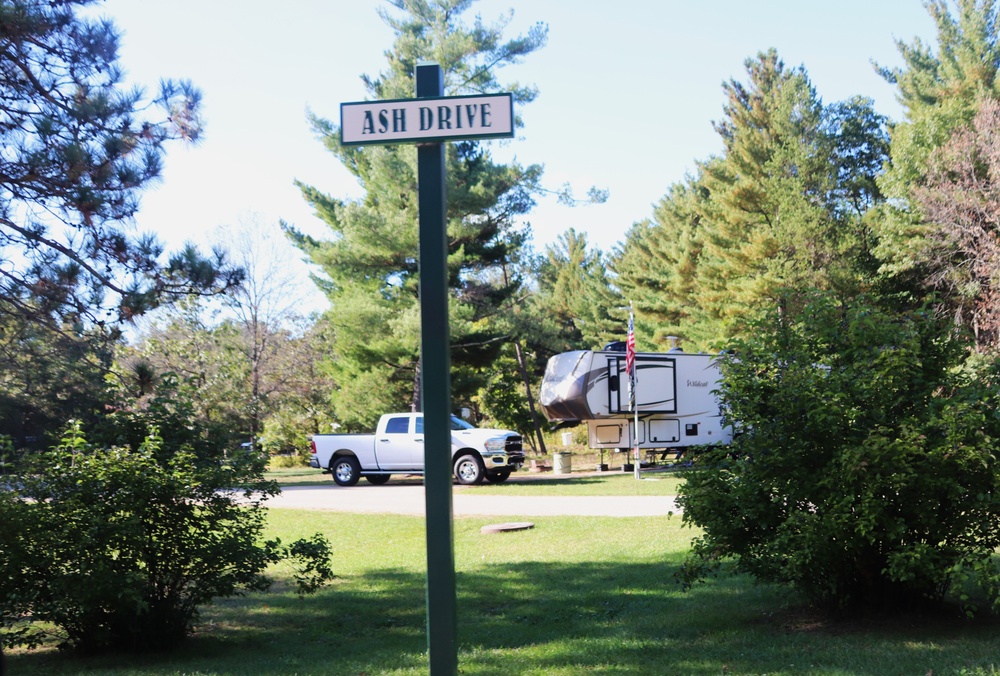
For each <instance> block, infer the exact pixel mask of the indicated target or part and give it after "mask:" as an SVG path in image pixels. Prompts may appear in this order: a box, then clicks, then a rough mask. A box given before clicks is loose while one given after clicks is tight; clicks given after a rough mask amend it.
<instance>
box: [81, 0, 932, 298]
mask: <svg viewBox="0 0 1000 676" xmlns="http://www.w3.org/2000/svg"><path fill="white" fill-rule="evenodd" d="M380 7H382V8H385V9H389V10H390V11H393V12H394V11H395V10H392V9H391V8H390V7H389V5H388V4H387V3H385V2H382V1H380V0H283V2H280V3H277V2H274V1H273V0H270V1H268V2H264V1H263V0H169V1H167V0H141V1H140V0H107V1H106V2H105V3H104V4H103V5H102V6H101V7H100V8H99V9H98V13H100V14H102V15H104V16H107V17H108V18H111V19H113V20H114V21H115V23H116V24H117V25H118V27H119V29H120V30H121V31H122V32H123V38H122V47H121V50H120V59H121V63H122V65H123V66H124V68H125V70H126V72H127V76H128V79H129V81H130V82H131V83H134V84H138V85H140V86H144V87H146V88H147V91H149V92H150V93H152V92H154V90H155V88H156V85H157V83H158V82H159V80H160V79H161V78H173V79H189V80H191V81H192V82H193V83H194V84H195V85H196V86H197V87H199V88H200V89H201V91H202V94H203V118H204V122H205V132H204V137H203V140H202V141H201V142H200V143H199V144H197V145H195V146H184V145H181V144H175V145H173V146H170V148H169V149H168V153H167V157H166V160H165V167H164V172H163V177H162V181H161V182H160V183H158V184H157V185H156V186H154V187H153V188H152V189H150V190H149V191H147V193H146V194H145V195H144V196H143V200H142V206H141V209H140V212H139V214H138V216H137V219H136V220H137V225H138V228H139V229H140V230H142V231H153V232H156V233H157V234H158V235H159V236H160V238H161V239H162V240H163V241H164V242H165V243H167V245H168V247H169V248H171V249H176V248H179V247H180V246H181V245H182V244H184V243H186V242H193V243H195V244H198V245H200V246H203V247H207V246H210V245H212V244H214V243H218V242H220V241H222V240H223V239H224V238H225V237H226V235H225V234H224V232H225V231H224V230H221V228H224V227H227V226H228V227H229V228H239V227H240V226H241V224H244V223H249V222H256V223H258V224H263V225H265V226H266V227H273V228H274V229H277V227H278V226H277V224H278V222H279V220H284V221H287V222H289V223H291V224H293V225H295V226H296V227H297V228H299V229H300V230H303V231H304V232H306V233H308V234H311V235H313V236H316V237H321V238H322V237H327V236H329V234H330V231H329V229H328V228H326V227H325V226H324V224H323V223H322V221H320V220H319V219H318V218H316V217H315V216H314V215H313V213H312V211H311V209H310V208H309V206H308V205H307V204H306V203H305V201H304V200H303V199H302V196H301V193H300V192H299V190H298V188H297V187H296V186H295V185H294V181H296V180H299V181H302V182H304V183H306V184H308V185H312V186H314V187H316V188H318V189H320V190H322V191H324V192H326V193H328V194H330V195H333V196H335V197H339V198H359V197H361V195H362V194H363V193H362V190H361V188H360V186H359V185H358V183H357V181H356V180H355V179H354V177H353V176H351V175H350V174H349V173H348V172H347V171H346V169H344V168H343V167H342V166H341V165H340V164H339V163H338V162H337V160H336V159H335V158H334V157H333V156H332V155H331V154H329V153H328V152H327V151H326V150H325V149H324V148H323V146H322V144H321V142H320V141H319V140H317V138H316V137H315V135H314V133H313V131H312V129H311V128H310V126H309V124H308V121H307V112H308V111H311V112H313V113H315V114H316V115H318V116H320V117H323V118H326V119H329V120H330V121H332V122H333V123H335V124H339V114H340V109H339V106H340V104H341V103H343V102H351V101H361V100H364V99H365V98H366V92H365V90H364V86H363V83H362V81H361V76H362V75H363V74H368V75H372V76H374V75H377V74H378V73H379V72H381V71H382V70H384V69H385V67H386V59H385V52H386V51H387V50H389V49H390V48H391V46H392V40H393V34H392V31H391V29H390V28H389V27H388V26H387V25H385V23H384V22H383V21H382V19H381V17H380V16H379V14H378V11H377V10H378V8H380ZM511 12H512V14H510V13H511ZM476 14H479V15H480V16H482V18H483V20H484V21H486V22H487V23H493V22H494V21H496V20H498V19H501V18H504V17H508V16H509V18H510V23H509V26H508V29H507V32H506V34H507V35H508V36H509V37H514V36H516V35H518V34H521V33H524V32H525V31H526V30H527V29H528V28H529V27H530V26H532V25H533V24H535V23H538V22H541V23H544V24H546V25H547V26H548V29H549V33H548V42H547V44H546V46H545V47H544V48H542V49H541V50H539V51H537V52H535V53H534V54H532V55H529V56H528V57H527V58H526V59H525V60H524V61H523V62H522V63H520V64H517V65H515V66H513V67H509V68H506V69H504V70H502V71H501V72H500V75H499V79H500V81H501V82H512V81H517V82H522V83H530V84H533V85H535V86H536V87H537V88H538V91H539V96H538V98H537V99H536V100H535V101H534V102H532V103H531V104H528V105H526V106H524V107H523V108H521V109H519V110H518V111H517V113H518V114H519V115H520V116H521V117H522V118H523V121H524V127H523V128H521V129H520V130H518V134H517V136H516V138H514V139H511V140H504V141H490V142H489V144H490V150H491V152H492V153H493V154H494V156H495V157H496V158H497V159H498V160H501V161H506V160H510V159H516V160H517V161H518V162H520V163H522V164H542V165H544V167H545V174H544V184H545V186H546V187H548V188H550V189H552V190H556V189H559V188H560V187H561V186H562V185H564V184H566V183H568V184H569V185H570V186H571V187H572V188H573V189H574V191H575V192H576V194H577V195H578V196H581V197H582V196H583V195H584V194H585V193H586V191H587V189H588V188H590V187H591V186H596V187H598V188H601V189H606V190H608V191H609V198H608V200H607V201H606V202H605V203H604V204H600V205H590V206H578V207H566V206H562V205H560V204H558V203H557V201H556V199H555V198H554V197H544V198H540V199H539V200H538V204H537V206H536V208H535V209H534V210H533V211H532V213H530V214H528V215H527V216H526V217H525V222H526V223H529V224H530V225H531V228H532V232H533V234H534V245H535V247H536V248H537V249H538V250H539V251H542V250H544V248H545V247H546V246H548V245H550V244H552V243H554V242H555V241H556V239H557V237H558V236H559V234H560V233H562V232H564V231H565V230H566V229H567V228H569V227H573V228H575V229H576V230H578V231H582V232H585V233H586V235H587V237H588V240H589V241H590V242H591V244H592V245H594V246H595V247H597V248H600V249H602V250H604V251H606V252H612V251H613V250H614V248H615V247H616V246H618V245H619V244H620V243H621V242H622V241H623V240H624V237H625V233H626V232H627V231H628V229H629V227H630V226H631V225H632V224H633V223H636V222H639V221H641V220H643V219H646V218H650V217H651V216H652V213H653V208H654V206H655V204H656V203H657V202H658V201H659V200H660V199H661V198H662V197H663V195H664V194H665V193H666V192H667V190H668V189H669V187H670V186H671V185H672V184H674V183H677V182H680V181H683V180H684V178H685V176H686V175H687V174H689V173H690V172H692V170H693V169H694V168H695V166H696V162H698V161H700V160H705V159H707V158H708V157H710V156H712V155H713V154H717V153H718V152H719V151H720V150H721V147H722V146H721V142H720V140H719V138H718V136H717V134H716V133H715V132H714V131H713V128H712V121H713V120H718V119H720V118H721V117H722V106H723V103H724V97H723V92H722V84H723V82H725V81H727V80H730V79H734V78H735V79H737V80H745V71H744V65H743V64H744V61H745V60H746V59H747V58H748V57H752V56H754V55H755V54H757V53H758V52H760V51H763V50H766V49H768V48H771V47H774V48H775V49H777V51H778V54H779V56H780V57H781V58H782V59H783V60H784V62H785V64H786V65H787V66H790V67H792V66H800V65H801V66H804V67H805V69H806V71H807V73H808V75H809V77H810V79H811V80H812V83H813V86H814V87H815V88H816V91H817V94H818V95H819V97H820V98H821V99H822V100H823V101H824V102H825V103H833V102H836V101H841V100H844V99H847V98H850V97H853V96H856V95H861V96H867V97H870V98H871V99H872V100H873V101H874V102H875V108H876V110H877V111H878V112H880V113H882V114H884V115H888V116H889V117H890V118H891V119H893V120H899V119H900V118H901V115H902V113H901V109H900V107H899V105H898V103H897V101H896V99H895V91H894V89H893V87H892V86H891V85H890V84H888V83H886V82H885V81H884V80H883V79H882V78H881V77H880V76H879V75H878V74H877V73H876V72H875V69H874V66H873V62H875V63H878V64H880V65H885V66H898V65H900V63H901V60H900V58H899V54H898V50H897V48H896V40H903V41H904V42H908V43H909V42H912V41H913V40H914V38H916V37H920V38H921V39H923V40H924V41H925V42H930V43H931V44H933V43H934V35H935V32H934V26H933V23H932V21H931V19H930V17H929V16H928V15H927V12H926V10H925V9H924V8H923V6H922V3H921V2H920V0H837V1H836V2H834V1H833V0H752V1H750V0H713V1H712V2H705V1H698V0H684V1H681V0H620V1H619V2H607V1H606V0H605V1H602V2H598V1H597V0H572V1H569V0H478V1H477V2H473V3H472V7H471V8H470V10H469V11H468V12H467V13H466V15H465V20H466V21H467V22H471V21H472V20H473V18H474V16H475V15H476ZM282 245H283V243H282V242H281V240H280V238H274V240H273V246H282ZM293 260H294V261H295V264H296V265H297V264H298V257H294V256H293ZM297 272H298V273H299V274H300V276H301V278H302V279H304V278H305V276H306V273H307V266H306V265H305V263H302V264H301V269H300V270H297ZM305 302H306V304H307V305H311V306H312V307H311V308H307V309H321V308H322V306H323V305H324V302H323V301H322V300H321V298H320V297H319V295H318V292H313V293H312V295H311V297H310V300H308V301H305Z"/></svg>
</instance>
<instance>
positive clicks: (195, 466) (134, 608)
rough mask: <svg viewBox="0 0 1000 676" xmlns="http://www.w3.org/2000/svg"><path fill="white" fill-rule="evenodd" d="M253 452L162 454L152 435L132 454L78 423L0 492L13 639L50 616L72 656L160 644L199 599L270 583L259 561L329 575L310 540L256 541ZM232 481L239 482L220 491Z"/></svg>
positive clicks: (269, 485) (27, 639) (257, 466)
mask: <svg viewBox="0 0 1000 676" xmlns="http://www.w3.org/2000/svg"><path fill="white" fill-rule="evenodd" d="M262 472H263V462H262V461H260V460H255V459H253V458H249V457H244V458H238V459H236V460H234V461H233V462H228V463H219V462H217V461H215V462H205V461H199V459H198V458H197V457H196V455H195V454H194V453H192V452H190V451H185V450H180V451H177V452H174V453H172V454H170V455H169V457H168V458H165V459H164V453H163V443H162V440H161V439H160V438H159V437H158V436H157V435H156V434H155V430H154V433H153V434H152V435H150V436H149V437H147V439H146V440H145V442H144V443H143V444H142V445H141V446H140V447H139V448H138V449H136V450H131V449H128V448H121V447H113V448H91V447H90V446H89V445H88V444H87V442H86V440H85V439H84V437H83V435H82V433H81V432H80V429H79V425H78V424H76V425H74V426H72V427H71V428H70V430H69V432H68V433H67V435H66V436H65V437H64V440H63V443H62V444H61V445H60V446H59V447H57V448H55V449H53V450H51V451H49V452H47V453H44V454H41V456H39V457H38V458H37V459H36V462H34V463H33V464H32V465H31V466H30V467H29V468H28V469H27V471H25V472H24V473H23V474H22V476H21V481H20V484H19V485H18V486H17V487H16V488H15V490H11V491H3V492H2V493H0V570H2V571H3V575H2V577H0V619H2V623H3V626H4V627H5V628H7V629H8V633H7V635H6V637H5V638H6V640H7V642H8V643H12V644H22V645H29V646H30V645H35V644H38V643H39V642H40V641H42V640H43V638H44V636H43V634H42V633H41V630H40V629H39V628H38V627H39V624H38V623H39V622H47V623H52V624H54V625H55V626H57V627H58V628H59V629H60V630H61V632H62V634H63V635H64V638H65V645H67V646H71V647H74V648H77V649H79V650H81V651H84V652H100V651H106V650H146V649H161V648H168V647H171V646H173V645H175V644H176V643H177V642H179V641H180V640H181V639H183V638H184V637H185V636H186V635H187V634H188V633H189V632H190V630H191V628H192V624H193V622H194V621H195V619H196V617H197V610H198V606H200V605H203V604H205V603H208V602H210V601H211V600H212V599H214V598H217V597H224V596H232V595H239V594H242V593H245V592H247V591H250V590H262V589H265V588H266V587H267V586H268V582H269V581H268V579H267V578H266V577H265V576H264V574H263V572H264V570H265V568H266V567H267V566H268V565H269V564H271V563H274V562H277V561H279V560H281V559H284V558H292V559H296V560H298V561H300V562H301V563H302V566H301V569H300V571H299V572H298V573H297V574H296V578H297V580H298V582H299V586H300V590H302V591H309V590H311V589H315V588H316V587H317V586H318V585H320V584H322V582H323V581H325V580H327V579H329V578H330V577H332V574H331V571H330V569H329V563H328V560H329V545H328V544H327V543H326V541H325V540H324V539H322V538H321V537H319V536H317V537H316V538H312V539H310V540H304V541H303V540H300V541H298V542H296V543H293V544H291V545H288V546H283V545H282V544H281V542H280V541H277V540H274V541H267V542H262V538H261V535H262V531H263V526H264V518H265V511H264V508H263V501H264V500H266V499H267V497H269V496H271V495H273V494H274V493H275V492H276V491H277V487H276V485H275V484H274V483H273V482H269V481H264V480H263V479H262ZM234 486H241V487H242V488H240V489H239V490H235V489H233V488H232V487H234Z"/></svg>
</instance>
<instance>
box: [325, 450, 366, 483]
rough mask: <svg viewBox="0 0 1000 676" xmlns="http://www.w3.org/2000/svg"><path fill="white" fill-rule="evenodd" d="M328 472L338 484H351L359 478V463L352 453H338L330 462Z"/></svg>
mask: <svg viewBox="0 0 1000 676" xmlns="http://www.w3.org/2000/svg"><path fill="white" fill-rule="evenodd" d="M330 474H331V475H333V480H334V481H336V482H337V485H338V486H353V485H354V484H356V483H358V479H360V478H361V464H360V463H358V459H357V458H355V457H354V456H353V455H339V456H337V457H336V458H334V459H333V462H331V463H330Z"/></svg>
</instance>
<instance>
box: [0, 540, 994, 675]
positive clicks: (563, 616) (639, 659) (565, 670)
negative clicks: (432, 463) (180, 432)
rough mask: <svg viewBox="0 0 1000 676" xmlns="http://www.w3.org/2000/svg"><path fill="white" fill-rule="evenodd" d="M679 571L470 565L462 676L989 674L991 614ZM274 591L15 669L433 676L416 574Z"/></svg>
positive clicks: (24, 659)
mask: <svg viewBox="0 0 1000 676" xmlns="http://www.w3.org/2000/svg"><path fill="white" fill-rule="evenodd" d="M362 548H363V545H362ZM675 563H676V562H675ZM675 568H676V565H668V564H652V563H649V564H627V565H614V566H610V565H607V564H598V563H578V564H552V563H540V562H529V563H521V564H509V563H506V564H496V565H483V566H480V567H478V568H476V570H474V571H471V572H460V573H459V574H458V575H457V589H458V641H459V646H460V647H459V665H460V669H461V672H462V673H463V674H522V673H536V674H575V673H581V672H592V673H632V674H718V673H725V672H728V673H772V674H774V673H779V674H780V673H785V674H800V673H819V672H822V673H838V674H872V675H875V674H878V675H884V674H914V673H921V674H923V673H929V672H931V671H932V670H933V673H935V674H943V673H953V672H956V671H960V670H963V669H964V670H966V671H965V673H971V674H974V673H984V674H985V673H995V672H993V671H988V669H989V668H990V665H994V666H995V665H997V657H996V656H997V649H996V640H995V636H996V628H997V627H996V623H994V622H991V621H976V622H968V621H960V620H957V619H952V618H946V617H941V618H931V619H928V618H919V619H916V620H914V619H913V618H910V619H907V620H902V621H894V622H883V623H879V624H877V625H873V624H871V623H864V624H854V625H852V624H844V623H831V622H829V621H828V620H826V619H824V618H823V617H822V616H818V615H812V614H809V613H805V612H801V611H800V610H799V609H798V608H796V606H795V600H794V597H791V596H790V595H788V594H787V593H786V592H785V591H783V590H781V589H780V588H775V587H771V586H761V585H755V584H753V583H752V582H750V581H749V580H747V579H746V578H743V577H736V576H729V577H723V578H720V579H716V580H712V581H710V582H709V583H707V584H705V585H702V586H699V587H697V588H695V589H694V590H692V591H690V592H687V593H685V592H682V591H680V590H679V589H678V587H677V586H676V585H675V583H674V582H673V580H672V572H673V570H675ZM275 592H277V593H272V594H269V595H254V596H251V597H247V598H242V599H234V600H230V601H226V602H223V603H220V604H218V605H216V606H212V607H210V608H208V609H206V611H205V612H204V614H203V623H202V625H201V626H200V627H199V630H198V632H197V633H196V635H195V636H194V637H192V638H191V639H190V640H189V641H188V642H187V643H186V644H184V646H182V647H181V648H180V649H178V650H176V651H174V652H172V653H169V654H162V655H145V656H139V657H133V656H129V657H121V656H118V657H104V658H87V659H81V658H76V657H73V656H68V655H60V654H57V653H55V652H48V653H40V654H30V655H15V656H14V657H13V658H11V659H10V661H9V664H8V668H9V673H11V674H21V673H25V674H27V673H31V674H57V673H60V674H61V673H80V672H84V671H85V672H87V673H91V674H144V675H145V674H178V673H188V674H249V673H269V674H292V673H298V674H362V673H364V674H382V673H426V672H427V663H426V655H425V650H426V646H427V639H426V634H425V626H426V617H425V605H424V604H425V594H426V590H425V578H424V576H423V575H422V574H416V573H414V572H413V571H411V570H397V569H376V570H370V571H368V572H367V573H366V574H364V575H358V576H352V577H348V578H342V579H340V580H338V581H337V582H336V583H335V584H334V585H333V586H332V587H331V588H328V589H326V590H324V591H323V592H321V593H320V594H318V595H316V596H312V597H307V598H304V599H299V598H297V597H295V596H294V595H293V594H292V593H290V592H289V591H288V590H287V589H281V588H277V589H275Z"/></svg>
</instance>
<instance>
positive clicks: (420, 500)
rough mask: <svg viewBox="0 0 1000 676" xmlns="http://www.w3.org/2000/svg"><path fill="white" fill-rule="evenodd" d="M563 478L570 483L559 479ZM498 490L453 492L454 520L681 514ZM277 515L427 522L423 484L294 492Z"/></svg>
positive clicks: (629, 501) (641, 500) (660, 500)
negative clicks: (307, 512)
mask: <svg viewBox="0 0 1000 676" xmlns="http://www.w3.org/2000/svg"><path fill="white" fill-rule="evenodd" d="M561 478H566V477H565V476H564V477H561ZM499 488H500V487H499V486H491V485H489V484H485V485H481V486H454V487H453V490H452V513H453V514H454V515H455V516H518V517H520V516H617V517H627V516H665V515H667V514H671V513H672V514H678V513H679V511H680V510H679V509H678V508H677V506H676V505H675V504H674V499H673V498H672V497H667V496H653V495H642V496H633V497H626V496H603V495H600V496H548V495H532V496H527V495H524V496H522V495H517V496H512V495H501V494H499V491H497V490H496V489H499ZM266 504H267V505H268V506H269V507H273V508H277V509H312V510H318V511H327V512H354V513H365V514H410V515H416V516H423V515H424V513H425V509H424V508H425V493H424V485H423V483H419V482H417V483H415V482H406V483H397V482H395V481H390V482H389V483H387V484H385V485H384V486H374V485H372V484H369V483H367V482H365V481H364V480H362V481H361V483H359V484H358V485H356V486H351V487H349V488H344V487H342V486H337V485H336V484H334V483H333V481H332V480H331V481H330V485H328V486H290V487H286V488H284V489H282V491H281V495H279V496H276V497H274V498H271V499H270V500H268V501H267V503H266Z"/></svg>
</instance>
